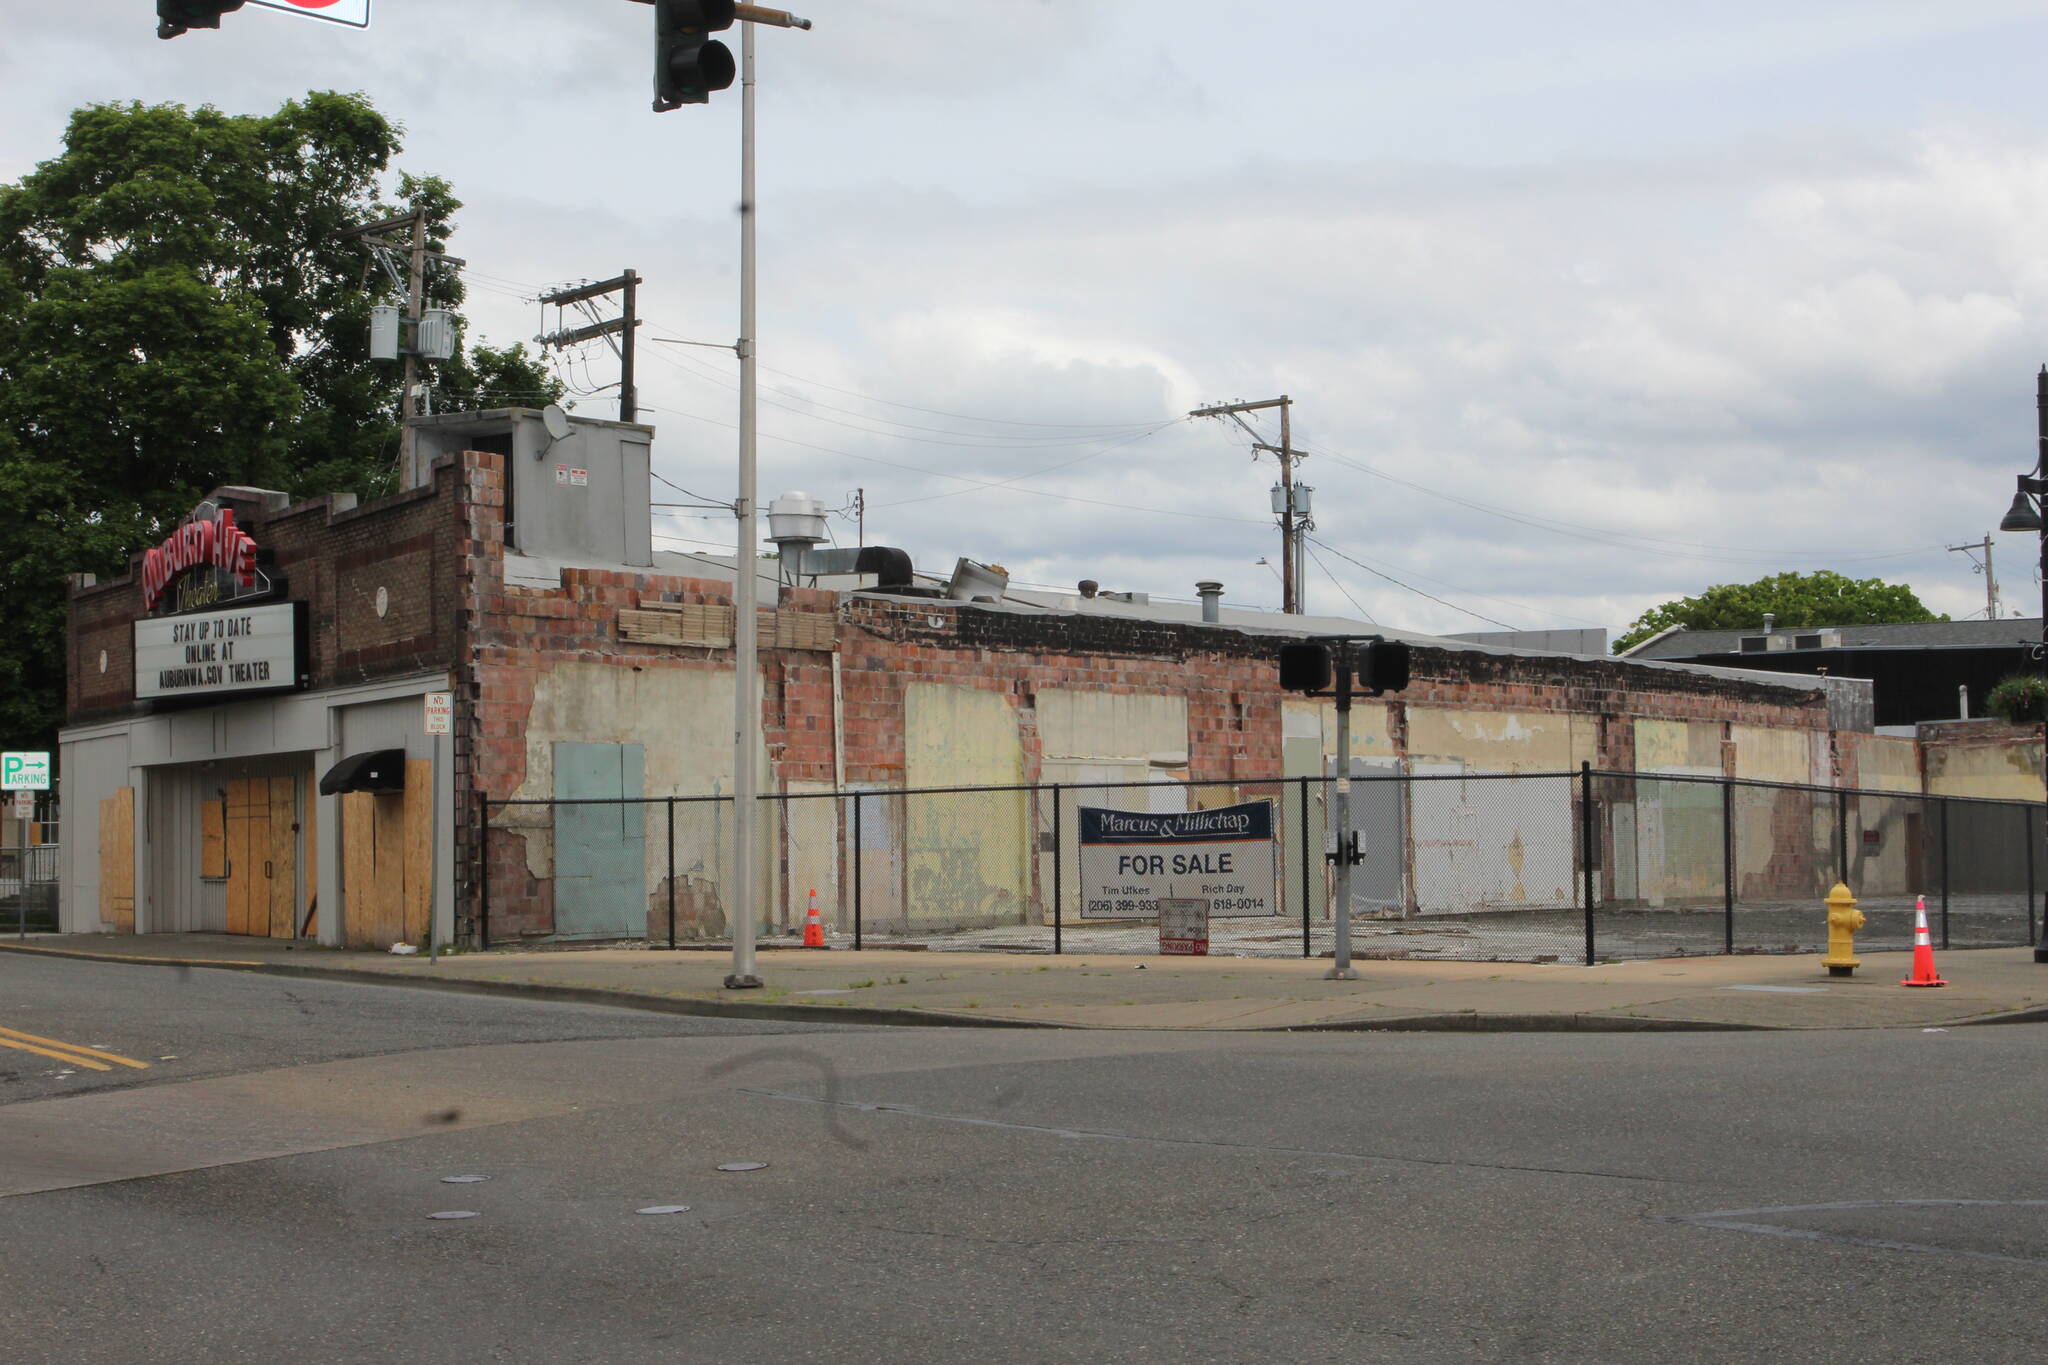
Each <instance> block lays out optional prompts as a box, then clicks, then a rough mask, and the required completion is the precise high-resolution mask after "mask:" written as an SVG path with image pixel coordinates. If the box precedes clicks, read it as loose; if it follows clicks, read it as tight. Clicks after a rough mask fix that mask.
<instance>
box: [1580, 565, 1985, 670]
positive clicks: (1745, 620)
mask: <svg viewBox="0 0 2048 1365" xmlns="http://www.w3.org/2000/svg"><path fill="white" fill-rule="evenodd" d="M1765 612H1770V613H1771V614H1772V615H1773V616H1775V617H1776V618H1777V624H1778V625H1779V626H1785V627H1792V626H1863V625H1876V624H1879V623H1882V622H1888V621H1946V620H1948V617H1946V616H1936V615H1935V614H1934V613H1933V612H1931V611H1929V610H1927V608H1926V607H1925V606H1923V605H1921V602H1920V599H1919V598H1918V597H1916V596H1914V595H1913V590H1912V589H1911V588H1909V587H1907V586H1906V585H1905V584H1904V583H1887V582H1885V581H1884V580H1882V579H1878V578H1848V577H1845V576H1843V575H1842V574H1838V573H1835V572H1833V571H1831V570H1828V569H1819V570H1816V571H1815V572H1813V573H1780V574H1772V575H1770V576H1769V577H1768V578H1759V579H1758V580H1757V581H1756V582H1754V583H1723V584H1719V585H1717V586H1715V587H1711V588H1708V589H1707V590H1706V591H1705V592H1703V593H1701V594H1700V595H1699V596H1698V597H1681V598H1679V599H1678V600H1677V601H1676V602H1666V603H1664V604H1663V605H1662V606H1659V607H1652V608H1650V609H1649V610H1648V611H1646V612H1644V613H1643V614H1642V615H1641V616H1638V617H1637V618H1636V621H1635V624H1634V625H1632V626H1630V627H1629V628H1628V630H1627V632H1626V633H1624V634H1623V635H1622V636H1621V637H1620V638H1619V639H1617V640H1616V641H1615V642H1614V652H1615V653H1616V654H1620V653H1622V652H1623V651H1624V650H1627V649H1629V648H1631V647H1633V646H1635V645H1637V644H1640V643H1641V642H1643V641H1644V640H1647V639H1649V638H1650V637H1651V636H1652V635H1655V634H1656V633H1657V632H1658V631H1660V630H1666V629H1669V628H1670V627H1672V626H1684V627H1685V628H1686V629H1687V630H1761V629H1762V628H1763V624H1764V613H1765Z"/></svg>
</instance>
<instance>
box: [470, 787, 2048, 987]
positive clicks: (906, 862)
mask: <svg viewBox="0 0 2048 1365" xmlns="http://www.w3.org/2000/svg"><path fill="white" fill-rule="evenodd" d="M1336 781H1337V779H1335V778H1333V777H1293V778H1285V779H1272V780H1268V781H1250V782H1232V783H1199V782H1197V783H1188V782H1153V783H1142V784H1139V783H1086V784H1077V783H1055V784H1045V785H1039V786H1018V787H959V788H938V789H923V790H902V789H887V790H874V791H839V792H816V793H799V792H790V793H778V794H775V795H771V796H764V797H762V798H761V803H760V821H759V825H760V838H759V840H758V854H759V858H760V863H759V865H758V866H757V868H756V869H755V888H756V903H757V904H758V905H759V906H761V907H762V908H761V910H760V912H759V918H758V923H757V925H756V929H757V932H758V933H759V934H760V935H761V936H762V941H763V942H764V944H770V945H773V944H777V943H795V942H798V941H800V939H801V935H802V932H803V927H804V922H805V919H806V917H807V915H808V912H809V910H810V908H811V906H812V905H813V904H815V905H816V907H817V911H818V918H819V921H820V923H821V925H822V927H823V930H824V933H825V935H826V939H827V943H828V946H832V947H844V948H854V949H858V948H866V947H906V948H924V949H929V950H935V951H944V950H977V951H997V952H1025V953H1132V952H1138V953H1156V952H1159V951H1160V948H1161V942H1160V933H1161V926H1160V924H1159V921H1158V917H1157V913H1156V905H1155V904H1154V903H1153V902H1152V901H1151V900H1149V899H1147V898H1146V887H1145V884H1143V883H1141V882H1137V881H1132V880H1130V879H1125V880H1124V881H1122V882H1119V881H1118V874H1117V872H1116V871H1115V869H1116V867H1117V862H1116V857H1115V850H1114V849H1111V848H1109V846H1108V845H1105V844H1103V843H1102V842H1101V839H1102V838H1107V837H1109V836H1107V835H1102V834H1101V830H1102V829H1104V828H1105V825H1104V820H1105V817H1104V816H1103V815H1102V814H1100V812H1114V813H1115V814H1116V819H1115V820H1114V821H1112V824H1114V825H1117V826H1128V825H1131V824H1132V822H1133V820H1134V819H1136V820H1139V822H1140V823H1142V819H1143V818H1149V817H1174V818H1177V819H1179V820H1180V821H1182V824H1181V825H1178V826H1175V827H1176V828H1181V827H1185V828H1191V829H1192V828H1203V827H1208V826H1211V825H1217V824H1219V823H1224V824H1227V823H1229V820H1231V819H1236V818H1237V817H1236V816H1235V815H1230V814H1229V813H1232V812H1242V811H1244V810H1245V809H1246V808H1249V809H1250V811H1251V817H1249V818H1251V819H1252V821H1253V824H1254V825H1255V827H1256V829H1257V830H1259V831H1261V832H1262V833H1261V837H1259V838H1256V839H1254V840H1252V841H1251V842H1249V843H1239V844H1236V845H1233V846H1231V848H1232V850H1234V851H1231V852H1229V854H1228V859H1225V855H1224V854H1215V855H1209V854H1202V853H1200V852H1199V848H1200V847H1201V846H1199V845H1189V846H1188V848H1190V849H1195V850H1197V851H1196V852H1194V853H1191V854H1190V855H1189V856H1190V858H1191V859H1203V861H1191V862H1190V863H1189V866H1190V867H1191V868H1193V869H1194V871H1193V872H1191V873H1190V876H1189V878H1187V879H1183V880H1182V881H1181V882H1180V883H1178V884H1177V887H1178V889H1175V890H1173V892H1172V894H1201V895H1204V896H1205V898H1206V899H1208V900H1209V902H1210V906H1211V910H1210V918H1209V922H1208V947H1207V950H1208V952H1209V953H1210V954H1211V955H1234V956H1289V957H1313V956H1318V955H1324V956H1327V955H1328V954H1329V952H1330V951H1331V945H1332V939H1333V928H1334V923H1335V921H1334V919H1333V911H1334V908H1335V907H1334V906H1333V903H1332V900H1333V886H1334V878H1333V876H1332V863H1331V861H1330V853H1331V850H1333V849H1334V848H1335V847H1336V844H1337V838H1336V835H1337V831H1336V830H1334V829H1333V828H1332V825H1331V819H1330V799H1329V798H1330V795H1331V789H1332V787H1333V785H1334V783H1335V782H1336ZM1350 797H1351V799H1350V808H1351V812H1352V816H1351V826H1352V830H1353V831H1354V832H1355V833H1356V834H1357V835H1358V837H1359V842H1360V845H1361V848H1362V850H1363V853H1364V862H1363V863H1362V864H1361V865H1359V866H1357V867H1356V868H1355V869H1354V871H1353V877H1352V894H1351V916H1352V944H1353V952H1354V955H1355V956H1358V957H1361V958H1366V959H1372V958H1413V959H1439V960H1466V961H1537V962H1541V961H1561V962H1589V963H1590V962H1596V961H1604V960H1618V959H1623V958H1644V957H1671V956H1680V955H1686V954H1701V953H1704V954H1722V953H1743V952H1756V953H1775V952H1803V951H1811V950H1814V949H1817V948H1820V947H1823V946H1825V943H1826V939H1827V918H1826V909H1825V906H1824V903H1823V902H1824V900H1825V897H1826V896H1827V894H1828V890H1829V888H1830V887H1831V886H1833V885H1834V883H1835V882H1837V881H1842V882H1845V883H1846V884H1847V885H1848V886H1849V887H1850V889H1851V891H1852V892H1853V893H1854V894H1855V895H1856V897H1857V899H1858V901H1859V903H1860V906H1861V908H1862V910H1863V911H1864V913H1865V915H1866V916H1867V918H1868V921H1869V923H1868V925H1867V927H1866V928H1865V930H1864V931H1863V933H1862V934H1861V935H1860V936H1859V939H1858V945H1859V948H1868V949H1871V950H1884V949H1891V948H1899V949H1903V948H1906V947H1909V946H1910V945H1911V942H1912V926H1913V911H1914V906H1915V901H1916V898H1917V897H1920V896H1924V897H1925V900H1926V906H1927V911H1928V917H1929V921H1930V924H1931V925H1932V926H1933V929H1934V932H1935V935H1936V938H1937V941H1938V942H1939V943H1940V944H1941V945H1942V946H1943V947H1989V946H1999V945H2021V944H2027V943H2031V942H2033V941H2034V938H2035V926H2036V921H2035V913H2036V910H2035V907H2036V905H2037V904H2038V903H2039V898H2040V895H2041V891H2042V888H2041V887H2037V881H2038V880H2039V879H2040V877H2041V875H2042V874H2041V873H2040V872H2037V870H2036V864H2037V862H2038V861H2040V857H2041V855H2040V850H2041V849H2042V845H2043V838H2044V830H2043V824H2042V820H2043V815H2042V807H2041V806H2039V805H2037V804H2034V803H2029V802H2020V801H2001V800H1987V799H1981V798H1971V797H1959V796H1941V795H1925V794H1921V793H1915V792H1888V791H1859V790H1848V789H1839V788H1829V787H1811V786H1801V785H1796V784H1786V783H1770V782H1756V781H1742V780H1734V779H1728V778H1722V777H1714V776H1706V775H1700V776H1693V775H1671V774H1654V775H1653V774H1641V773H1608V772H1596V771H1593V770H1591V769H1590V768H1585V769H1581V770H1580V771H1578V772H1551V773H1514V774H1503V773H1464V772H1432V773H1419V772H1418V773H1393V772H1384V773H1382V772H1375V773H1370V774H1365V773H1359V774H1355V775H1354V776H1353V777H1352V778H1351V789H1350ZM1089 812H1097V814H1094V815H1089V814H1088V813H1089ZM732 814H733V811H732V800H731V798H729V797H652V798H626V799H614V800H593V799H584V800H561V801H548V800H530V799H491V798H479V800H478V804H477V810H476V818H477V820H478V822H479V824H480V827H481V830H482V835H483V837H482V838H481V839H480V840H479V841H478V847H479V848H480V849H481V850H482V854H481V867H480V868H479V872H480V878H479V882H478V885H479V894H478V897H477V907H476V908H477V916H478V918H477V930H478V937H479V939H480V941H481V942H482V943H483V944H484V945H485V946H491V945H494V944H497V945H502V944H505V943H508V942H513V941H529V942H530V941H536V940H538V941H574V940H590V941H644V942H646V943H648V944H650V945H653V946H665V947H670V948H683V947H700V946H713V945H717V944H720V943H723V942H727V941H729V939H730V925H729V922H728V918H727V916H728V907H729V901H730V896H731V887H732V881H733V873H734V870H735V868H734V862H733V837H732ZM1226 817H1227V818H1226ZM1084 825H1085V826H1086V827H1087V828H1086V829H1084ZM1088 830H1093V831H1095V834H1094V835H1090V834H1089V833H1088ZM1219 859H1224V860H1223V861H1219ZM1231 859H1234V861H1230V860H1231ZM1218 869H1222V871H1220V872H1219V871H1218ZM1210 874H1214V875H1210Z"/></svg>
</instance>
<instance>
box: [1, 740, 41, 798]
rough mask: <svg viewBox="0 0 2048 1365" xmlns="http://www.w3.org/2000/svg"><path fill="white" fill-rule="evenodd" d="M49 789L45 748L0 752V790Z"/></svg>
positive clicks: (33, 790)
mask: <svg viewBox="0 0 2048 1365" xmlns="http://www.w3.org/2000/svg"><path fill="white" fill-rule="evenodd" d="M49 789H50V754H49V751H48V750H47V749H44V750H39V751H38V750H30V751H27V752H23V753H0V792H46V791H48V790H49Z"/></svg>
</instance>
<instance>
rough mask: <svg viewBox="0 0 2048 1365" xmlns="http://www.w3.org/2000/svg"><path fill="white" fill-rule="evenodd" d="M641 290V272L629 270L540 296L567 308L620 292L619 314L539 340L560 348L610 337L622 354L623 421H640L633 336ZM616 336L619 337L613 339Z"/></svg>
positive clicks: (551, 333)
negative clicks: (601, 279)
mask: <svg viewBox="0 0 2048 1365" xmlns="http://www.w3.org/2000/svg"><path fill="white" fill-rule="evenodd" d="M639 291H640V276H639V274H638V273H637V272H635V271H631V270H627V271H622V272H621V273H620V274H618V275H617V276H615V277H613V278H612V279H609V280H604V281H602V282H601V283H598V284H583V285H578V286H576V287H575V288H573V289H558V290H556V291H555V292H554V293H552V294H543V295H541V300H540V301H541V302H542V303H549V304H553V305H554V306H555V307H557V308H566V307H568V306H569V305H571V304H576V303H582V302H584V301H586V300H588V299H595V298H602V297H603V296H604V295H606V294H618V295H620V299H619V316H617V317H615V318H607V319H605V320H604V321H602V322H593V323H591V324H590V325H589V326H587V327H568V328H564V329H563V330H561V331H558V332H550V333H548V334H547V335H546V336H544V337H541V338H540V339H539V340H540V344H541V345H543V346H553V347H555V348H557V349H560V348H561V347H563V346H573V345H575V344H576V343H577V342H579V341H588V340H590V339H591V338H592V337H604V338H606V339H607V341H609V342H610V345H611V348H612V350H613V351H614V352H615V353H616V354H617V355H618V357H619V420H620V421H621V422H632V421H637V420H638V419H639V416H640V393H639V390H638V389H637V388H636V387H635V385H634V383H633V336H634V329H636V328H637V327H639V326H640V313H639ZM614 336H616V337H618V338H619V340H617V341H610V338H612V337H614Z"/></svg>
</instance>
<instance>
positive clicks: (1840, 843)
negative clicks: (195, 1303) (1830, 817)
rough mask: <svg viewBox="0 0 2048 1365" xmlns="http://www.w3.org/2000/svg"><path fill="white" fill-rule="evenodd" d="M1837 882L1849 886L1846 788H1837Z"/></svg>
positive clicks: (1847, 798) (1847, 796)
mask: <svg viewBox="0 0 2048 1365" xmlns="http://www.w3.org/2000/svg"><path fill="white" fill-rule="evenodd" d="M1835 847H1836V848H1837V850H1838V852H1837V854H1836V856H1835V873H1836V875H1835V880H1836V881H1838V882H1840V883H1841V884H1842V885H1844V886H1847V885H1848V884H1849V792H1848V789H1847V788H1846V787H1837V788H1835Z"/></svg>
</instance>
